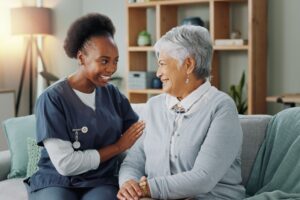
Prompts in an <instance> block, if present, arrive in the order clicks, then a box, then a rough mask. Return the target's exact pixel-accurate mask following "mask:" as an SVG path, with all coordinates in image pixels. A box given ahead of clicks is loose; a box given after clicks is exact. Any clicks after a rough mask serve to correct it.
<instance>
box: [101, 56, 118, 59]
mask: <svg viewBox="0 0 300 200" xmlns="http://www.w3.org/2000/svg"><path fill="white" fill-rule="evenodd" d="M102 58H106V59H111V57H109V56H99V57H98V58H97V59H102ZM114 59H119V56H117V57H115V58H114Z"/></svg>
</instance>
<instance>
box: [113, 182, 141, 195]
mask: <svg viewBox="0 0 300 200" xmlns="http://www.w3.org/2000/svg"><path fill="white" fill-rule="evenodd" d="M142 196H143V191H142V190H141V188H140V186H139V183H138V182H137V181H135V180H129V181H126V182H125V183H124V184H123V185H122V186H121V188H120V190H119V192H118V194H117V197H118V199H120V200H138V199H140V198H141V197H142Z"/></svg>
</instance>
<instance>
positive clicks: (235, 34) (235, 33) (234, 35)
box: [230, 31, 242, 39]
mask: <svg viewBox="0 0 300 200" xmlns="http://www.w3.org/2000/svg"><path fill="white" fill-rule="evenodd" d="M241 38H242V34H241V32H240V31H232V32H231V33H230V39H241Z"/></svg>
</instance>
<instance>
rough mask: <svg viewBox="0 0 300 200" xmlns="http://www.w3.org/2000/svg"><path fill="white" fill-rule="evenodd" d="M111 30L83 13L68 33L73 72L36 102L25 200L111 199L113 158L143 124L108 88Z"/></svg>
mask: <svg viewBox="0 0 300 200" xmlns="http://www.w3.org/2000/svg"><path fill="white" fill-rule="evenodd" d="M114 33H115V28H114V26H113V24H112V22H111V20H110V19H109V18H108V17H106V16H104V15H101V14H88V15H86V16H83V17H81V18H79V19H78V20H76V21H75V22H74V23H73V24H72V25H71V27H70V28H69V31H68V34H67V37H66V39H65V44H64V49H65V51H66V53H67V55H68V56H69V57H70V58H75V59H77V61H78V64H79V68H78V70H77V71H76V72H75V73H74V74H71V75H70V76H68V77H66V78H64V79H62V80H60V81H59V82H57V83H55V84H54V85H52V86H51V87H49V88H47V89H46V90H45V92H44V93H43V94H42V95H41V96H40V97H39V99H38V101H37V104H36V117H37V142H38V145H40V146H43V147H44V148H43V149H42V152H41V158H40V161H39V164H38V166H39V170H38V171H37V172H36V173H35V174H34V175H33V176H31V177H30V178H29V179H28V180H27V181H26V184H27V188H28V194H29V199H56V200H59V199H61V200H65V199H89V200H92V199H103V200H107V199H116V194H117V191H118V181H117V173H118V164H119V161H118V158H119V157H118V155H119V154H120V153H122V152H124V151H125V150H127V149H128V148H129V147H131V146H132V145H133V144H134V142H135V141H136V140H137V139H138V138H139V137H140V136H141V134H142V131H143V129H144V123H143V122H137V121H138V117H137V115H136V114H135V113H134V111H133V110H132V108H131V106H130V104H129V102H128V100H127V99H126V98H125V96H123V95H122V94H121V93H120V92H119V90H118V89H117V88H115V87H114V86H113V85H111V84H109V83H108V81H109V80H110V78H111V76H112V75H113V74H114V73H115V72H116V70H117V63H118V59H119V54H118V48H117V45H116V44H115V41H114V39H113V36H114Z"/></svg>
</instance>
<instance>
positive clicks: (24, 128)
mask: <svg viewBox="0 0 300 200" xmlns="http://www.w3.org/2000/svg"><path fill="white" fill-rule="evenodd" d="M35 124H36V121H35V116H34V115H30V116H25V117H16V118H11V119H8V120H6V121H4V122H3V128H4V133H5V135H6V138H7V141H8V145H9V150H10V154H11V168H10V173H9V174H8V178H21V177H25V176H26V170H27V163H28V155H27V143H26V140H27V138H29V137H30V138H35V133H36V129H35Z"/></svg>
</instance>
